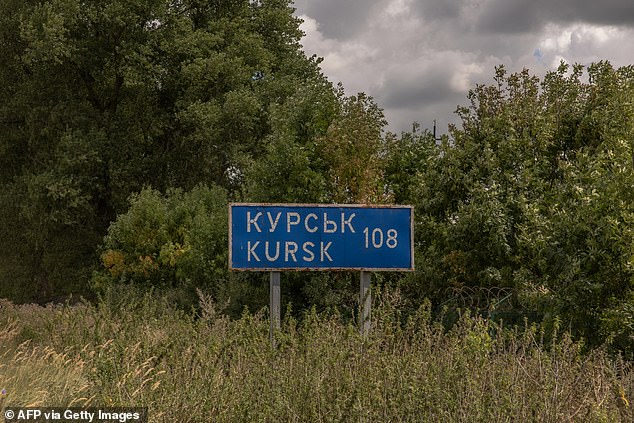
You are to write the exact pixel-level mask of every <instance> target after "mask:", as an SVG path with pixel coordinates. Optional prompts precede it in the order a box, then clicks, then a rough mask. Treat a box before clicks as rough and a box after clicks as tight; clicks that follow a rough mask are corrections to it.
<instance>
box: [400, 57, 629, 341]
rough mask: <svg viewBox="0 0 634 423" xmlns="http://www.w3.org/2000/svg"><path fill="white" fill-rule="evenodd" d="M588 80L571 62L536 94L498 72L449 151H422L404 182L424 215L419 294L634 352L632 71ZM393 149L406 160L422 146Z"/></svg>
mask: <svg viewBox="0 0 634 423" xmlns="http://www.w3.org/2000/svg"><path fill="white" fill-rule="evenodd" d="M586 71H587V79H588V82H583V81H582V77H583V74H584V68H583V67H581V66H574V67H572V68H570V67H568V66H567V65H562V66H561V67H560V68H559V69H558V70H557V71H554V72H551V73H549V74H547V75H546V77H545V78H544V80H543V81H542V82H541V84H540V81H539V80H538V78H536V77H534V76H531V75H530V74H529V73H528V71H523V72H521V73H518V74H513V75H507V74H506V72H505V70H504V68H503V67H500V68H498V69H497V70H496V78H495V81H496V83H495V84H494V85H491V86H477V87H476V88H475V89H473V90H472V91H471V92H470V94H469V99H470V105H469V106H468V107H460V108H458V114H459V115H460V117H461V119H462V122H463V125H462V128H461V129H459V128H453V129H452V131H451V136H452V141H451V142H448V140H445V141H444V142H442V143H441V144H439V145H435V146H434V148H428V149H427V151H426V152H425V153H423V154H424V155H425V156H426V157H427V160H426V161H425V164H424V165H422V166H420V167H418V172H419V173H418V174H417V175H416V176H415V177H414V179H413V180H414V181H416V182H415V183H414V184H412V183H411V182H410V183H409V185H406V186H407V187H408V190H409V196H410V197H409V199H410V200H411V201H412V202H413V203H414V204H415V205H416V206H417V208H416V234H417V247H418V256H417V266H418V269H417V274H416V275H415V276H414V277H410V278H408V279H406V280H404V286H406V287H407V289H408V290H409V292H410V294H411V296H412V297H415V296H416V295H420V296H425V295H429V296H431V297H432V298H434V299H436V301H438V302H444V303H445V304H449V305H453V306H460V305H461V303H462V304H471V305H474V306H475V307H476V308H478V309H479V310H480V311H481V312H483V313H488V314H490V315H496V314H499V312H502V311H509V310H514V314H515V316H514V317H511V319H513V318H515V319H518V318H521V316H523V315H524V316H530V317H531V318H545V319H547V320H548V321H551V323H553V324H554V322H555V320H556V319H557V318H560V319H561V320H562V322H563V324H565V326H566V327H567V328H570V329H571V330H572V331H573V333H574V334H575V335H576V336H583V337H585V338H586V339H587V340H588V341H589V342H590V344H600V343H602V342H603V341H604V340H606V339H608V340H612V341H611V342H614V346H615V347H617V348H618V349H621V350H623V351H630V352H631V351H632V345H634V343H633V342H632V341H633V338H632V336H634V333H633V332H632V331H631V329H629V328H628V323H627V322H628V311H627V310H628V307H629V306H628V305H627V304H629V302H630V300H628V298H631V292H632V288H633V286H632V282H633V281H634V279H633V278H634V273H633V271H634V268H633V267H632V265H631V257H632V248H633V245H634V238H633V237H632V235H633V233H632V213H633V212H634V209H633V208H632V204H634V203H633V202H632V200H633V198H632V186H634V171H633V166H634V163H633V161H632V157H633V146H634V110H633V109H632V106H631V101H630V99H631V97H632V95H634V72H633V69H632V68H631V67H625V68H620V69H614V68H612V67H611V66H610V65H609V64H608V63H605V62H600V63H597V64H595V65H592V66H590V67H589V68H588V69H587V70H586ZM410 137H411V135H410ZM397 144H401V145H405V147H403V146H399V147H398V148H397V149H396V152H397V153H396V154H395V155H393V157H394V159H393V160H396V161H397V163H398V162H400V161H402V160H403V159H402V158H401V157H402V156H403V152H402V151H403V150H405V151H407V150H408V149H412V147H411V146H409V145H411V141H409V139H406V138H405V137H403V140H402V141H400V142H399V143H397ZM408 146H409V147H408ZM392 169H394V168H392ZM392 174H394V175H396V176H393V177H392V180H393V181H394V182H393V183H394V186H395V188H394V190H395V192H399V193H401V194H400V195H403V194H402V192H403V191H402V188H401V187H402V186H403V185H405V184H403V183H402V182H401V180H402V179H403V178H402V177H401V176H399V174H398V172H394V171H393V170H392ZM407 192H408V191H405V193H407ZM404 201H407V197H405V198H404ZM456 293H457V294H458V295H457V296H455V294H456ZM509 294H510V295H509ZM452 296H453V298H452ZM500 306H503V308H499V307H500ZM507 316H509V315H507ZM557 316H558V317H557ZM617 322H618V323H617ZM617 327H618V329H617Z"/></svg>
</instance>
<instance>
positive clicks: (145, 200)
mask: <svg viewBox="0 0 634 423" xmlns="http://www.w3.org/2000/svg"><path fill="white" fill-rule="evenodd" d="M130 203H131V204H130V208H129V210H128V212H127V213H125V214H122V215H120V216H119V218H118V219H117V220H116V221H115V222H113V223H112V225H110V228H109V229H108V235H107V236H106V238H105V240H104V244H103V247H102V248H103V252H102V254H101V261H102V264H103V267H104V269H103V270H101V271H100V272H99V273H97V274H96V275H95V276H94V278H93V280H94V282H95V283H96V284H97V287H98V288H102V289H103V288H107V287H108V286H109V285H111V284H112V283H133V284H141V285H142V286H146V287H149V286H155V287H159V288H160V287H162V288H179V289H181V290H183V291H184V292H185V293H187V294H189V296H190V298H191V296H192V295H195V294H194V289H195V287H204V288H206V289H209V290H211V291H213V292H215V293H216V294H219V293H220V292H221V290H222V289H224V288H225V285H226V284H227V279H228V274H227V244H228V240H227V232H228V229H227V199H226V193H225V192H224V191H223V190H222V189H220V188H217V187H211V188H208V187H205V186H198V187H196V188H194V189H193V190H192V191H190V192H187V193H184V192H183V191H182V190H170V191H168V192H167V194H165V195H162V194H161V193H159V192H158V191H156V190H153V189H149V188H147V189H144V190H142V191H141V192H140V193H139V194H136V195H134V196H132V198H131V200H130Z"/></svg>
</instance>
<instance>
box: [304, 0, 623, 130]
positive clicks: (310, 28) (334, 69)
mask: <svg viewBox="0 0 634 423" xmlns="http://www.w3.org/2000/svg"><path fill="white" fill-rule="evenodd" d="M295 7H296V9H297V10H296V15H297V16H299V17H300V18H301V19H303V21H304V23H303V24H302V26H301V28H302V30H303V31H304V32H305V33H306V36H305V37H304V39H303V40H302V44H303V46H304V50H305V51H306V53H307V54H308V55H312V54H317V55H318V56H320V57H323V58H324V61H323V62H322V64H321V66H322V69H323V71H324V73H325V74H326V76H327V77H328V78H329V79H330V80H331V81H332V82H333V83H337V82H342V83H343V85H344V87H345V89H346V93H347V94H348V95H351V94H356V93H357V92H360V91H363V92H365V93H367V94H369V95H371V96H373V97H374V98H375V100H376V102H377V103H378V104H379V105H380V106H381V107H382V108H383V109H384V110H385V114H386V117H387V119H388V121H389V128H388V129H389V130H391V131H393V132H396V133H399V132H400V131H403V130H410V129H411V125H412V122H413V121H418V122H419V123H420V124H421V125H422V127H423V128H430V129H431V127H432V121H433V120H434V119H437V120H438V131H439V133H445V132H446V129H447V124H448V123H450V122H456V116H455V114H454V111H455V109H456V106H457V105H464V104H466V103H467V98H466V96H467V92H468V90H469V88H472V87H473V86H474V85H475V84H476V83H488V82H490V81H491V77H492V76H493V74H494V68H495V66H497V65H500V64H503V65H504V66H505V67H506V68H507V69H508V70H509V71H519V70H522V69H523V68H528V69H530V70H531V72H532V73H534V74H536V75H539V76H542V75H543V74H544V73H545V72H546V71H548V70H552V69H555V68H557V66H558V65H559V63H560V61H561V60H564V61H566V62H568V63H581V64H589V63H592V62H594V61H597V60H601V59H606V60H609V61H610V62H611V63H612V64H613V65H615V66H623V65H629V64H634V0H295Z"/></svg>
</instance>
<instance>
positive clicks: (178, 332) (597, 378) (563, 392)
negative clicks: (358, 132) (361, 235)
mask: <svg viewBox="0 0 634 423" xmlns="http://www.w3.org/2000/svg"><path fill="white" fill-rule="evenodd" d="M120 298H126V299H125V300H120ZM134 298H135V297H134V296H130V295H121V296H110V297H108V298H106V299H105V300H104V301H103V302H102V303H100V304H99V305H98V306H92V305H87V304H83V305H77V306H55V307H46V308H42V307H36V306H14V305H12V304H9V303H7V302H2V303H0V390H1V389H3V388H4V389H6V391H7V394H6V395H4V396H3V397H2V398H1V399H0V403H4V404H11V405H43V406H44V405H48V406H61V405H75V406H82V405H126V406H148V407H149V410H150V420H151V421H153V422H175V421H178V422H207V421H214V422H239V421H245V422H246V421H262V422H269V421H270V422H273V421H275V422H277V421H290V422H330V421H368V422H369V421H385V422H387V421H389V422H409V421H416V422H418V421H454V422H506V421H537V422H561V421H570V422H573V421H574V422H577V421H579V422H594V421H596V422H604V421H607V422H609V421H632V420H634V413H633V410H632V405H630V404H629V402H630V400H631V399H632V398H633V396H634V373H633V372H632V367H631V364H630V363H625V362H623V361H622V360H619V359H618V358H610V357H609V356H608V355H607V354H606V353H605V352H604V351H602V350H595V351H592V352H590V353H588V354H582V353H581V352H580V346H579V345H578V344H576V343H575V342H572V341H571V340H570V338H569V337H568V336H566V335H565V334H564V335H562V336H559V337H557V336H556V337H555V341H554V342H553V343H552V345H551V346H550V347H549V348H545V347H544V345H543V342H542V341H541V339H542V334H541V333H540V331H539V329H538V328H537V327H534V326H533V327H526V328H521V330H515V331H509V330H503V329H501V328H499V327H497V326H496V325H494V324H492V323H490V322H488V321H485V320H483V319H480V318H474V317H470V316H468V315H465V316H463V317H462V318H461V319H460V321H459V323H458V324H457V325H456V326H455V327H454V328H453V329H452V330H451V331H449V332H446V331H445V329H444V328H443V327H442V325H440V324H439V323H437V322H436V321H434V320H433V319H432V318H431V313H430V311H429V307H428V306H425V305H424V306H423V307H421V309H420V310H419V312H418V313H417V314H416V315H414V316H410V317H409V318H408V319H406V321H405V322H404V321H403V320H404V319H403V318H402V317H401V316H400V315H399V311H398V310H399V308H398V301H397V298H396V297H394V296H389V295H386V296H384V297H382V299H381V300H380V301H378V303H377V307H375V314H374V320H373V325H374V326H373V332H372V334H371V336H370V337H369V338H368V339H367V340H366V341H364V340H363V339H362V338H361V337H360V336H359V335H358V333H357V331H356V329H355V328H354V326H352V325H351V324H349V323H347V322H345V321H344V320H343V319H342V318H341V317H340V316H338V315H337V314H336V313H324V314H318V313H316V312H314V311H311V312H307V313H306V314H305V316H304V317H303V318H302V319H301V322H297V321H295V320H294V319H292V318H287V319H286V320H285V322H284V323H283V328H282V330H281V331H280V333H279V334H278V348H277V349H276V350H273V349H272V348H271V347H270V344H269V339H268V321H267V319H266V316H265V315H264V314H263V313H256V314H250V313H244V315H243V316H242V318H241V319H239V320H233V321H232V320H230V319H228V318H227V317H226V316H223V315H222V314H221V313H220V312H219V310H218V309H217V307H216V306H215V305H214V304H213V302H212V301H210V300H209V299H208V298H205V297H202V298H201V300H202V301H201V305H202V313H200V316H201V317H198V318H194V317H192V316H190V315H187V314H185V313H183V312H179V311H177V310H174V309H173V308H172V307H170V306H169V304H167V303H166V301H165V300H164V299H161V298H155V297H154V296H152V295H145V296H143V297H138V299H136V300H135V299H134ZM395 298H396V300H395Z"/></svg>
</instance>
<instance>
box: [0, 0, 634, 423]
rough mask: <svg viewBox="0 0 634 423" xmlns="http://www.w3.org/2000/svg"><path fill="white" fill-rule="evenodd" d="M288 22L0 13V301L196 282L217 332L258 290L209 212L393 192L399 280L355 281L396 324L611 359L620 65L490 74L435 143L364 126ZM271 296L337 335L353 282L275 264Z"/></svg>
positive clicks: (289, 17)
mask: <svg viewBox="0 0 634 423" xmlns="http://www.w3.org/2000/svg"><path fill="white" fill-rule="evenodd" d="M299 23H300V22H299V20H298V19H297V18H296V17H295V16H294V15H293V9H292V2H290V1H288V0H262V1H249V0H231V1H201V0H182V1H176V2H174V1H167V0H133V1H130V0H125V1H124V0H111V1H108V2H86V1H79V0H45V1H43V0H29V1H23V0H0V57H2V62H1V63H0V239H1V240H2V242H0V298H8V299H9V300H11V301H14V302H16V303H29V302H37V303H40V304H46V303H47V302H51V301H52V302H57V303H60V302H63V301H65V300H66V299H68V298H69V297H73V296H74V298H78V297H79V296H83V297H85V298H88V299H90V300H91V301H93V304H95V305H94V306H85V307H84V308H81V307H80V308H77V309H73V310H75V311H72V313H77V312H78V311H76V310H85V312H86V313H89V314H90V313H96V312H99V313H101V312H103V310H111V311H110V312H112V309H111V308H110V306H107V305H104V304H99V303H98V302H97V298H98V297H99V296H100V295H103V294H104V293H105V292H109V290H111V289H124V288H126V287H138V288H139V289H145V290H149V289H155V290H157V291H161V292H163V293H166V294H165V295H167V298H169V300H167V301H168V302H170V303H174V304H178V306H179V307H178V309H179V310H181V311H183V312H185V313H189V312H190V310H191V309H192V308H194V309H195V308H196V295H195V290H196V288H203V289H204V290H205V291H206V292H208V293H209V294H210V295H211V296H212V297H213V299H214V301H215V302H216V303H218V304H227V308H226V309H225V311H226V313H227V315H229V316H230V317H231V318H234V319H237V323H233V322H225V321H224V320H221V321H222V322H225V323H223V324H226V325H228V326H227V327H232V328H233V327H234V325H238V326H235V327H240V326H239V325H247V321H248V318H247V317H246V316H243V317H240V316H241V313H242V311H243V309H244V307H245V306H247V307H249V308H250V309H251V310H258V309H260V308H261V307H262V306H263V305H265V304H266V303H267V295H268V294H267V289H266V288H267V287H266V285H265V284H264V283H263V282H264V278H263V276H262V275H259V274H240V275H236V274H231V273H229V272H228V271H227V264H226V256H227V241H226V237H227V230H226V229H227V228H226V225H227V221H226V204H227V203H228V202H229V201H258V202H307V203H319V202H350V203H362V202H372V203H391V202H394V203H401V204H413V205H414V206H415V219H416V221H415V225H416V228H415V236H416V239H415V247H416V260H415V261H416V272H414V273H411V274H408V275H399V274H382V275H380V276H377V277H375V281H376V285H377V286H378V287H391V288H398V289H400V291H401V292H403V295H404V302H403V304H402V312H403V313H404V315H405V316H410V315H411V316H416V313H417V309H418V307H419V306H420V304H423V303H425V302H426V301H430V302H431V310H432V311H433V313H434V315H437V314H439V313H440V312H441V311H442V310H443V308H447V309H448V310H449V311H448V312H447V316H449V317H448V319H449V318H450V319H454V320H456V321H457V320H458V319H457V317H456V316H458V310H466V309H469V310H471V312H472V313H473V315H474V316H480V317H486V318H487V319H489V320H487V321H486V323H483V324H484V325H485V326H486V327H487V328H490V327H491V326H490V325H497V324H501V325H503V327H509V328H512V327H513V325H519V327H524V322H525V321H528V322H529V323H530V324H532V323H540V324H541V323H543V324H544V327H545V328H547V329H545V335H544V336H545V338H546V340H547V342H549V343H550V342H553V343H554V344H555V345H558V343H561V342H563V341H562V339H564V338H560V337H555V338H554V339H553V340H552V341H551V340H550V337H551V336H553V334H554V333H561V332H562V331H564V332H569V333H570V334H571V336H572V338H573V340H574V342H572V344H571V345H575V348H577V347H578V346H580V345H583V348H584V352H585V353H587V354H588V356H587V358H588V359H592V360H593V359H594V358H592V357H595V356H594V354H595V353H596V350H595V349H596V348H605V349H607V350H608V351H609V352H610V354H619V353H620V354H623V355H624V356H625V357H627V358H628V359H630V358H632V357H633V356H634V190H633V189H632V187H634V106H633V103H632V101H631V99H632V98H634V67H632V66H625V67H621V68H618V69H617V68H614V67H613V66H611V65H610V64H609V63H608V62H604V61H601V62H597V63H594V64H591V65H589V66H588V67H583V66H579V65H572V66H571V65H567V64H563V63H562V65H561V66H560V67H559V68H558V69H556V70H552V71H550V72H548V73H547V74H546V75H545V76H544V77H543V78H542V79H541V80H540V78H538V77H536V76H533V75H531V73H530V72H529V71H528V70H524V71H522V72H518V73H513V74H509V73H508V72H507V71H506V70H505V69H504V67H503V66H500V67H498V68H497V69H496V70H495V76H494V82H493V83H492V84H491V85H478V86H476V87H474V88H473V89H472V90H471V91H470V93H469V95H468V98H467V103H468V104H467V105H466V106H460V107H458V109H457V113H458V115H459V117H460V119H461V124H460V125H458V126H456V127H453V128H451V129H450V132H449V135H448V136H446V137H444V138H443V140H442V141H441V142H440V143H437V142H436V140H435V139H434V137H433V136H432V134H430V133H429V132H428V131H420V130H419V126H417V125H414V130H413V131H412V132H409V133H402V134H400V135H395V134H390V133H386V132H385V125H386V121H385V117H384V116H383V112H382V110H381V108H380V106H379V105H378V104H376V103H375V102H374V100H373V99H372V98H371V97H370V96H368V95H367V94H364V93H359V94H356V95H351V96H346V95H345V94H344V89H343V87H341V86H338V87H334V86H333V84H332V83H330V82H329V81H328V80H327V79H326V78H325V77H324V76H323V75H322V74H321V71H320V69H319V59H318V58H315V57H310V58H309V57H306V55H305V54H304V52H303V51H302V50H301V45H300V39H301V36H302V33H301V31H300V29H299ZM282 300H283V302H284V303H285V304H292V305H293V310H294V312H293V314H292V316H294V318H297V319H298V320H299V321H300V322H301V323H300V326H301V325H304V324H308V323H304V317H302V316H304V312H305V310H308V309H310V308H311V307H313V306H314V307H316V310H318V311H319V312H321V311H324V310H329V309H334V308H336V309H338V310H340V313H341V315H342V319H343V321H345V322H347V321H348V320H349V319H350V318H351V316H353V315H354V313H355V309H356V306H357V299H356V282H355V280H354V278H353V277H352V276H351V275H350V274H343V273H336V274H331V273H292V274H288V275H285V280H284V289H283V298H282ZM103 307H105V309H104V308H103ZM123 307H124V308H125V307H130V306H129V305H124V306H123ZM58 312H61V311H59V310H58V311H55V313H58ZM64 312H70V311H64ZM45 315H46V313H45ZM130 315H131V314H130ZM318 315H319V316H321V314H319V313H318ZM87 318H88V317H87ZM93 318H94V316H93ZM126 318H128V317H126ZM174 318H175V319H176V318H177V319H181V318H184V317H182V316H181V317H174ZM319 318H320V319H321V318H323V316H322V317H319ZM478 318H479V317H478ZM252 319H255V320H253V322H256V323H257V324H256V323H253V325H254V326H249V325H251V324H252V323H249V324H248V325H247V326H245V327H248V328H249V330H255V328H256V327H259V326H258V325H259V324H260V323H259V320H258V319H257V318H252ZM474 319H477V318H474ZM106 321H110V322H111V323H110V324H112V325H115V324H120V325H123V324H125V321H122V322H119V323H115V322H117V318H115V317H113V318H112V319H111V320H108V319H106ZM309 321H310V319H308V322H309ZM179 322H180V320H179ZM181 323H182V322H181ZM181 323H178V324H181ZM130 324H131V325H134V324H137V323H130ZM192 325H194V326H192V328H197V327H198V326H197V325H200V323H195V324H194V323H192ZM504 325H505V326H504ZM88 327H90V326H88ZM307 327H309V328H310V325H309V326H307ZM336 327H337V328H338V329H337V331H345V330H348V329H345V330H344V328H346V327H347V326H346V324H342V326H337V325H336ZM91 330H92V329H91ZM95 330H96V329H95ZM191 330H194V329H191ZM196 330H197V329H196ZM245 330H246V329H245ZM307 330H308V329H307ZM310 330H312V329H310ZM333 330H334V329H333ZM487 330H488V329H487ZM496 331H497V332H496V333H501V332H503V331H501V330H497V329H496ZM97 332H98V331H97ZM336 333H339V332H336ZM342 333H343V332H342ZM530 333H531V332H530V330H528V331H527V334H529V335H526V336H530ZM34 336H35V335H34ZM197 336H198V335H197ZM329 336H330V335H329ZM333 336H334V335H333ZM337 336H339V335H337ZM381 336H382V335H381ZM496 336H497V335H496ZM517 336H519V338H516V341H517V342H520V340H521V339H523V338H521V336H523V335H520V334H518V335H517ZM12 339H14V338H12ZM24 339H27V337H25V338H24ZM81 339H83V338H81ZM81 339H80V340H78V342H79V341H81ZM108 339H110V338H108V337H105V338H104V339H103V341H102V342H104V343H105V342H106V341H108ZM254 339H255V338H254ZM258 339H259V338H258ZM443 339H445V338H443ZM447 339H454V338H451V337H450V338H447ZM455 339H457V338H455ZM496 339H497V338H496ZM12 342H13V341H12ZM201 342H207V341H206V340H203V341H201ZM240 342H242V341H240ZM298 342H299V341H298ZM346 342H347V341H346ZM355 342H357V341H355ZM408 342H409V341H408ZM456 342H458V341H456ZM460 342H466V341H464V340H463V341H460ZM496 342H497V341H496ZM522 342H524V341H522ZM577 343H578V344H577ZM247 344H248V343H246V344H245V345H247ZM69 345H71V344H69ZM73 345H75V346H76V345H78V344H73ZM95 345H96V346H94V347H91V348H93V349H92V350H91V351H93V352H95V354H98V353H97V351H98V350H97V349H95V348H97V347H98V346H99V345H97V344H95ZM100 345H101V344H100ZM108 345H110V344H108ZM132 345H135V344H134V343H133V344H132ZM249 345H251V344H249ZM355 345H356V344H355ZM404 345H405V344H404ZM505 345H506V344H505ZM405 346H406V345H405ZM53 347H54V348H56V349H55V354H57V355H49V356H47V357H49V358H50V359H51V360H53V362H54V361H55V360H57V359H59V360H66V359H67V357H71V359H73V360H74V359H75V356H73V355H72V354H75V353H73V352H67V351H65V350H64V349H63V348H61V349H60V348H58V347H60V346H59V345H56V346H53ZM366 347H367V346H366ZM12 348H15V347H12ZM41 348H47V346H42V347H41ZM127 348H133V346H128V347H127ZM236 348H237V347H236ZM240 348H242V347H240ZM355 348H356V347H355ZM12 351H14V352H15V350H12ZM28 351H30V352H29V353H28V354H31V353H32V354H36V356H37V354H42V355H44V356H46V355H47V354H48V350H43V349H28ZM236 351H238V352H239V351H242V350H240V349H239V348H238V349H237V350H236ZM531 351H532V350H531ZM539 351H541V350H540V349H539ZM554 351H556V348H555V349H552V350H548V352H546V351H544V352H542V353H543V354H552V353H553V352H554ZM132 352H135V351H132ZM119 353H120V354H122V353H121V351H120V352H119ZM135 353H136V352H135ZM542 353H539V354H542ZM21 354H22V353H21ZM25 354H26V353H25ZM67 354H71V355H70V356H69V355H67ZM165 354H167V353H165ZM183 354H185V353H184V352H183ZM258 354H260V353H258ZM261 354H264V353H261ZM333 354H334V351H333ZM510 354H511V356H512V357H514V355H513V353H510ZM539 354H538V355H539ZM185 355H186V354H185ZM599 355H600V356H602V355H601V354H599ZM20 356H21V357H25V358H24V360H28V359H29V358H28V357H27V356H25V355H24V354H22V355H20ZM575 356H577V355H575ZM55 357H57V358H55ZM83 359H85V360H88V359H87V358H85V357H83V356H82V360H83ZM526 359H531V358H530V357H528V358H526ZM585 359H586V358H584V359H583V360H585ZM583 360H582V361H583ZM88 361H89V360H88ZM247 363H249V362H247ZM150 364H152V363H150ZM282 364H283V365H287V364H288V363H286V364H284V363H282ZM282 364H280V365H282ZM148 365H149V364H148ZM474 371H475V370H474ZM344 374H345V372H344ZM75 376H76V375H74V374H69V375H68V377H75ZM113 377H114V376H113ZM218 377H220V376H218ZM535 377H537V376H535ZM606 377H607V376H606ZM115 379H116V378H115ZM117 380H119V379H117ZM238 382H239V381H236V383H238ZM100 383H101V382H100ZM148 383H149V382H148ZM342 383H345V382H342ZM377 383H378V382H377ZM403 386H404V385H403ZM601 386H604V385H601ZM113 389H114V388H113ZM599 391H600V390H599ZM599 391H597V392H599ZM139 392H145V391H144V390H143V389H141V390H140V391H139ZM298 392H301V390H298ZM351 392H352V391H351ZM555 392H559V391H555ZM193 394H194V393H192V395H193ZM103 400H104V401H105V399H103ZM353 401H362V400H360V399H358V398H357V399H354V400H353ZM582 403H584V402H583V401H582ZM352 404H354V403H352ZM348 408H350V407H348ZM599 408H600V407H599ZM551 411H552V410H551Z"/></svg>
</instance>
